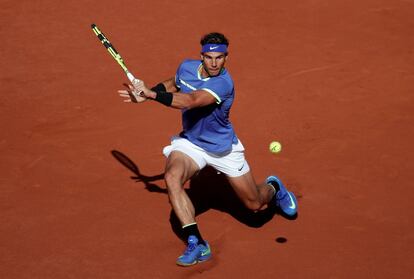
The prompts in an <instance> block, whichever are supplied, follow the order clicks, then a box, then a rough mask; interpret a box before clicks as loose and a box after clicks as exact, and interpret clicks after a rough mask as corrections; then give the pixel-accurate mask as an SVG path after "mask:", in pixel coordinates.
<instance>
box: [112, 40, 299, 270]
mask: <svg viewBox="0 0 414 279" xmlns="http://www.w3.org/2000/svg"><path fill="white" fill-rule="evenodd" d="M200 43H201V61H200V60H185V61H183V62H182V63H181V65H180V66H179V67H178V69H177V72H176V74H175V77H172V78H170V79H168V80H166V81H163V82H161V83H159V84H158V85H156V86H155V87H153V88H151V89H149V88H148V87H147V86H146V85H145V83H144V82H142V81H140V82H138V83H135V84H134V87H133V86H130V91H127V90H120V91H119V93H120V95H121V96H122V97H127V98H129V99H127V101H133V102H143V101H146V100H155V101H157V102H159V103H161V104H163V105H165V106H168V107H171V108H174V109H180V110H181V112H182V126H183V130H182V131H181V133H180V134H179V135H177V136H174V137H173V138H172V140H171V145H168V146H166V147H164V149H163V153H164V155H165V156H166V157H167V162H166V167H165V182H166V185H167V188H168V195H169V198H170V202H171V205H172V208H173V210H174V212H175V214H176V215H177V217H178V219H179V220H180V222H181V225H182V229H183V233H184V235H185V236H186V238H187V239H188V245H187V247H186V249H185V251H184V253H183V254H182V255H181V256H179V257H178V259H177V262H176V263H177V264H178V265H181V266H190V265H193V264H196V263H198V262H202V261H205V260H208V259H209V258H210V257H211V250H210V246H209V244H208V242H207V241H206V240H205V239H204V238H203V237H202V236H201V234H200V231H199V229H198V226H197V223H196V220H195V210H194V206H193V204H192V202H191V200H190V199H189V197H188V196H187V194H186V192H185V191H184V183H185V182H186V181H187V180H189V179H191V177H192V176H193V175H195V174H197V173H198V172H199V171H200V170H201V169H202V168H204V167H205V166H207V165H209V166H212V167H213V168H215V169H216V170H217V171H219V172H221V173H223V174H225V175H226V176H227V178H228V180H229V182H230V185H231V186H232V187H233V189H234V191H235V192H236V194H237V195H238V197H239V198H240V199H241V200H242V202H243V203H244V205H245V206H246V207H247V208H249V209H251V210H253V211H259V210H263V209H265V208H267V206H268V205H269V204H273V205H275V206H277V207H279V208H280V209H281V210H282V211H283V212H284V213H285V214H286V215H288V216H294V215H295V214H296V212H297V201H296V197H295V195H294V194H293V193H292V192H289V191H288V190H287V189H286V187H285V186H284V185H283V184H282V182H281V180H280V179H279V178H278V177H276V176H269V177H268V178H267V179H266V182H265V183H263V184H259V185H258V184H256V182H255V180H254V178H253V175H252V172H251V171H250V167H249V164H248V163H247V161H246V159H245V155H244V147H243V144H242V143H241V141H240V139H238V137H237V136H236V134H235V132H234V130H233V126H232V124H231V122H230V120H229V113H230V109H231V106H232V104H233V99H234V86H233V80H232V78H231V76H230V74H229V72H228V71H227V69H226V68H225V67H224V65H225V63H226V60H227V58H228V46H229V42H228V40H227V38H226V37H225V36H224V35H223V34H220V33H210V34H207V35H205V36H204V37H203V38H202V39H201V41H200ZM133 90H136V91H137V92H140V91H142V93H141V97H140V98H139V99H135V98H134V97H133V95H132V94H131V91H133Z"/></svg>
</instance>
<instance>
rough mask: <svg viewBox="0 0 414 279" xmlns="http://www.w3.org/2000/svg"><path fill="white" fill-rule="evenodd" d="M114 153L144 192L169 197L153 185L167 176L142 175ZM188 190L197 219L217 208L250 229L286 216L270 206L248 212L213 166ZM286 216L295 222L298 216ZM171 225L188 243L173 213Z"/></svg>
mask: <svg viewBox="0 0 414 279" xmlns="http://www.w3.org/2000/svg"><path fill="white" fill-rule="evenodd" d="M111 154H112V155H113V156H114V157H115V159H117V160H118V161H119V162H120V163H121V164H122V165H123V166H125V167H126V168H128V169H129V170H130V171H131V172H132V173H133V174H134V176H131V179H133V180H135V181H136V182H142V183H144V185H145V189H147V190H148V191H149V192H154V193H162V194H167V189H165V188H161V187H160V186H158V185H157V184H155V183H153V182H155V181H158V180H162V179H164V174H158V175H154V176H147V175H143V174H142V173H141V172H140V171H139V168H138V166H137V165H136V164H135V163H134V162H133V161H132V160H131V159H130V158H128V157H127V156H126V155H125V154H123V153H122V152H120V151H117V150H112V151H111ZM185 191H186V192H187V194H188V196H189V198H190V199H191V201H192V202H193V204H194V207H195V213H196V216H197V215H200V214H202V213H204V212H206V211H208V210H210V209H215V210H219V211H222V212H226V213H228V214H230V215H231V216H233V217H234V218H235V219H236V220H238V221H239V222H241V223H243V224H245V225H247V226H249V227H254V228H259V227H261V226H263V225H264V224H266V223H267V222H269V221H270V220H271V219H272V218H273V216H274V215H275V214H279V215H283V214H282V213H281V212H280V211H278V210H277V208H274V207H269V208H267V209H265V210H262V211H260V212H256V213H255V212H253V211H251V210H249V209H247V208H246V207H245V206H244V205H243V203H242V202H241V201H240V199H239V198H238V197H237V195H236V193H235V192H234V190H233V189H232V187H231V186H230V184H229V182H228V180H227V178H226V177H225V176H224V175H223V174H217V172H216V171H215V170H214V169H213V168H210V167H206V168H204V169H203V170H202V171H200V172H199V173H198V174H197V175H195V176H194V177H193V178H192V179H191V181H190V184H189V187H188V188H186V189H185ZM284 217H286V218H288V219H296V216H294V217H289V216H284ZM170 223H171V228H172V230H173V231H174V233H175V234H176V235H177V236H178V237H179V238H180V239H182V240H183V241H186V240H185V239H184V238H183V235H182V234H181V232H182V229H181V224H180V222H179V220H178V218H177V217H176V215H175V214H174V212H173V211H172V210H171V213H170Z"/></svg>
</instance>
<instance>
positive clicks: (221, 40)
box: [200, 32, 229, 46]
mask: <svg viewBox="0 0 414 279" xmlns="http://www.w3.org/2000/svg"><path fill="white" fill-rule="evenodd" d="M200 44H201V45H202V46H203V45H206V44H219V45H226V46H229V40H227V38H226V37H225V36H224V35H223V34H221V33H217V32H213V33H209V34H206V35H204V36H203V37H202V38H201V40H200Z"/></svg>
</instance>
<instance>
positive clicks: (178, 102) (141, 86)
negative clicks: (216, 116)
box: [134, 80, 217, 109]
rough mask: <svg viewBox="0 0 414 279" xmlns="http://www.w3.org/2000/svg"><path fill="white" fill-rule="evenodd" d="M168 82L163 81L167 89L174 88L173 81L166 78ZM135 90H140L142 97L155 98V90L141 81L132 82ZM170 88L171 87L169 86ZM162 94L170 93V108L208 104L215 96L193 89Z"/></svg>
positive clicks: (186, 107) (190, 107) (188, 107)
mask: <svg viewBox="0 0 414 279" xmlns="http://www.w3.org/2000/svg"><path fill="white" fill-rule="evenodd" d="M168 81H169V82H168V83H170V84H168V83H167V86H168V87H167V86H166V84H165V83H164V82H163V84H164V86H165V87H166V88H167V89H168V88H171V87H174V88H175V90H177V89H176V87H175V82H174V83H173V81H171V80H168ZM134 87H135V90H138V91H142V93H143V95H144V97H146V98H147V99H153V100H155V99H156V98H157V94H160V93H157V92H154V91H153V90H151V89H149V88H148V87H146V86H145V83H144V82H143V81H140V82H138V83H137V84H134ZM171 89H172V88H171ZM163 94H172V101H171V104H170V105H169V106H170V107H172V108H176V109H192V108H196V107H203V106H208V105H211V104H214V103H216V101H217V100H216V98H215V97H214V96H213V95H211V94H210V93H209V92H207V91H205V90H195V91H193V92H191V93H188V94H184V93H180V92H173V93H171V92H169V93H163Z"/></svg>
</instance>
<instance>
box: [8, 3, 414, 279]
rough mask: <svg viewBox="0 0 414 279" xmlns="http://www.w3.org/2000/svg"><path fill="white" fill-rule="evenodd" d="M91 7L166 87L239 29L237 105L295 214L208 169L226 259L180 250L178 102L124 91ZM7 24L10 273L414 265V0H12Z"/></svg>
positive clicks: (199, 273)
mask: <svg viewBox="0 0 414 279" xmlns="http://www.w3.org/2000/svg"><path fill="white" fill-rule="evenodd" d="M91 23H96V24H97V25H98V27H100V28H101V30H102V31H103V32H104V33H105V34H106V35H107V36H108V38H109V39H110V40H111V41H112V43H114V45H115V47H116V48H117V49H118V50H119V51H120V53H121V54H122V55H123V57H124V59H125V61H126V63H127V66H128V67H129V69H130V70H131V71H132V72H133V73H134V74H135V75H136V76H137V77H139V78H141V79H143V80H144V81H145V82H146V83H147V84H148V85H151V86H152V85H154V84H156V83H157V82H159V81H161V80H163V79H166V78H169V77H171V76H173V75H174V74H175V70H176V67H177V65H178V64H179V63H180V62H181V61H182V60H183V59H185V58H198V57H199V55H198V53H199V48H200V47H199V39H200V37H201V36H202V35H203V34H205V33H207V32H210V31H220V32H223V33H224V34H226V35H227V36H228V37H229V39H230V57H229V60H228V64H227V68H228V69H229V71H230V73H231V74H232V76H233V78H234V81H235V86H236V100H235V103H234V106H233V110H232V113H231V120H232V122H233V124H234V126H235V128H236V131H237V134H238V136H239V138H240V139H241V140H242V141H243V143H244V145H245V147H246V156H247V159H248V161H249V163H250V166H251V168H252V171H253V174H254V177H255V179H256V181H258V182H261V181H263V180H264V179H265V178H266V177H267V176H268V175H270V174H277V175H278V176H280V177H281V178H282V179H283V181H284V182H285V183H286V185H287V186H288V187H289V188H290V189H291V190H292V191H294V192H295V193H296V195H297V197H298V200H299V215H298V216H297V218H296V219H294V220H288V219H286V218H284V217H283V216H281V215H279V214H276V215H274V216H261V217H260V218H259V217H258V216H254V215H252V214H250V213H249V212H247V211H246V210H244V209H243V207H242V206H241V205H240V203H239V201H238V200H237V198H236V197H235V196H234V193H233V192H232V191H231V190H230V188H229V186H228V184H227V183H226V181H225V179H223V177H221V176H219V175H216V174H215V173H214V172H212V171H211V170H208V169H207V170H206V171H203V172H202V173H200V176H198V177H196V178H195V179H194V181H193V182H192V183H191V185H190V184H187V185H186V188H187V190H188V191H189V194H190V196H191V198H192V199H193V200H194V202H195V204H196V208H197V221H198V223H199V227H200V229H201V231H202V234H203V236H204V237H205V238H206V239H207V240H209V242H210V243H211V246H212V250H213V258H212V260H210V261H208V262H205V263H202V264H199V265H197V266H194V267H190V268H181V267H178V266H176V265H175V260H176V257H177V256H178V255H179V254H180V253H181V252H182V251H183V249H184V245H183V243H182V241H181V240H180V238H179V235H178V233H177V230H175V228H176V227H175V223H174V219H170V212H171V209H170V205H169V203H168V196H167V195H166V189H165V184H164V181H163V179H162V177H163V170H164V163H165V158H163V156H162V154H161V150H162V148H163V146H165V145H167V144H168V143H169V138H170V136H172V135H174V134H176V133H177V132H179V131H180V113H179V111H176V110H172V109H169V108H166V107H163V106H162V105H160V104H157V103H155V102H147V103H144V104H127V103H123V101H122V99H121V98H120V97H119V96H118V94H117V90H118V89H121V88H123V85H122V84H123V83H124V82H126V81H127V79H126V77H125V75H124V74H123V72H122V70H121V69H120V67H119V66H118V65H117V64H116V63H115V62H114V61H113V59H112V58H111V57H110V56H109V54H108V53H107V52H106V50H105V49H104V48H103V47H102V46H101V44H100V42H99V41H98V40H97V39H96V37H95V35H94V34H93V32H92V31H91V29H90V24H91ZM0 35H1V36H0V37H1V47H0V52H1V65H2V67H1V69H0V85H1V86H0V88H1V94H0V127H1V133H0V154H1V155H0V173H1V175H0V278H7V279H14V278H42V279H49V278H54V279H59V278H399V279H401V278H413V276H414V275H413V274H414V265H413V259H414V232H413V220H414V209H413V201H412V200H413V194H414V190H413V182H412V181H413V180H414V169H413V160H414V154H413V153H414V148H413V143H414V129H413V123H414V114H413V111H414V102H413V101H414V93H413V92H414V52H413V49H414V2H413V1H409V0H395V1H385V0H363V1H340V0H332V1H322V0H305V1H270V0H268V1H247V0H240V1H235V0H231V1H218V0H210V1H191V0H177V1H156V0H154V1H147V0H146V1H89V0H86V1H70V0H69V1H52V0H39V1H11V0H2V1H1V3H0ZM273 140H277V141H280V142H281V143H282V145H283V150H282V152H281V153H279V154H277V155H272V154H271V153H269V151H268V145H269V143H270V142H271V141H273Z"/></svg>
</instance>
